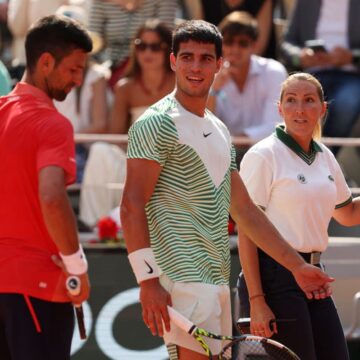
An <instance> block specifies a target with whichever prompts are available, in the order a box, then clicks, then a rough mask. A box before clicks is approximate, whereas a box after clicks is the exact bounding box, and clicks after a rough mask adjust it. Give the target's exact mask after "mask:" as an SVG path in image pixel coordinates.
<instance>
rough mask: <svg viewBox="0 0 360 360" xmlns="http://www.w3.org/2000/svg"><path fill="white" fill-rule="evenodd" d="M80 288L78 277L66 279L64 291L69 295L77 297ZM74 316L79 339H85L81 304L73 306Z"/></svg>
mask: <svg viewBox="0 0 360 360" xmlns="http://www.w3.org/2000/svg"><path fill="white" fill-rule="evenodd" d="M80 286H81V282H80V279H79V277H77V276H69V277H68V278H67V279H66V289H67V290H68V291H69V293H70V294H71V295H73V296H77V295H79V294H80ZM75 314H76V319H77V323H78V327H79V333H80V339H82V340H85V339H86V329H85V322H84V311H83V307H82V305H81V304H78V305H75Z"/></svg>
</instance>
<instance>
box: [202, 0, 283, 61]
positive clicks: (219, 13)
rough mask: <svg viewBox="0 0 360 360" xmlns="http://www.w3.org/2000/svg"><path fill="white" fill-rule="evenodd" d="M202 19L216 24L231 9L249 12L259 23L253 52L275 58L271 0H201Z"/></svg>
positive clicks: (272, 5)
mask: <svg viewBox="0 0 360 360" xmlns="http://www.w3.org/2000/svg"><path fill="white" fill-rule="evenodd" d="M202 7H203V13H204V19H205V20H207V21H210V22H211V23H213V24H215V25H218V24H219V23H220V22H221V20H222V19H223V18H224V17H225V16H226V15H228V14H230V13H231V12H233V11H246V12H248V13H250V14H251V15H252V16H253V17H254V18H256V20H257V21H258V24H259V39H258V41H257V44H256V46H255V49H254V50H255V52H254V53H255V54H256V55H261V56H265V57H270V58H274V59H275V58H276V37H275V27H274V24H273V8H274V2H273V0H202Z"/></svg>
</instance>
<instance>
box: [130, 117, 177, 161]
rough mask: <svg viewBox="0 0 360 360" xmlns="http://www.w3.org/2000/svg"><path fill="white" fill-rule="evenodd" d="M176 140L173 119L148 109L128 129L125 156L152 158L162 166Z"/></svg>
mask: <svg viewBox="0 0 360 360" xmlns="http://www.w3.org/2000/svg"><path fill="white" fill-rule="evenodd" d="M177 140H178V136H177V131H176V128H175V125H174V123H173V121H172V120H171V119H170V118H169V117H167V116H166V115H163V114H158V113H156V112H155V111H153V110H149V111H147V112H145V114H144V115H143V116H141V117H140V118H139V119H138V120H137V121H136V122H135V123H134V124H133V125H132V127H131V128H130V130H129V143H128V152H127V158H128V159H136V158H138V159H147V160H154V161H156V162H158V163H159V164H160V165H161V166H164V165H165V163H166V160H167V158H168V157H169V154H170V152H171V151H172V149H173V148H174V146H175V144H176V143H177Z"/></svg>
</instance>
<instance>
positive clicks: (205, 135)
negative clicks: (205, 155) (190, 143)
mask: <svg viewBox="0 0 360 360" xmlns="http://www.w3.org/2000/svg"><path fill="white" fill-rule="evenodd" d="M211 134H212V132H209V133H207V134H205V133H204V132H203V136H204V138H207V137H208V136H209V135H211Z"/></svg>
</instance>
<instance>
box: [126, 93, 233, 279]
mask: <svg viewBox="0 0 360 360" xmlns="http://www.w3.org/2000/svg"><path fill="white" fill-rule="evenodd" d="M128 158H142V159H148V160H153V161H156V162H158V163H159V164H160V165H161V166H162V171H161V174H160V177H159V179H158V182H157V185H156V187H155V190H154V193H153V195H152V197H151V199H150V201H149V203H148V204H147V205H146V214H147V219H148V226H149V231H150V241H151V247H152V249H153V251H154V254H155V258H156V261H157V263H158V265H159V267H160V269H161V271H162V272H164V273H166V275H167V276H168V277H169V278H170V279H171V280H173V281H179V282H203V283H209V284H215V285H221V284H228V281H229V275H230V251H229V238H228V225H227V224H228V214H229V207H230V186H231V182H230V174H231V171H233V170H236V163H235V151H234V148H233V146H232V144H231V137H230V134H229V132H228V130H227V128H226V127H225V125H224V124H223V123H222V122H221V121H220V120H219V119H218V118H217V117H216V116H215V115H213V114H212V113H211V112H210V111H206V113H205V115H204V117H199V116H196V115H195V114H193V113H190V112H189V111H187V110H186V109H185V108H183V107H182V106H181V105H180V104H179V103H178V102H177V101H176V99H175V98H174V95H173V94H170V95H168V96H166V97H165V98H163V99H162V100H160V101H159V102H158V103H156V104H155V105H153V106H152V107H150V108H149V109H148V110H147V111H146V112H145V113H144V114H143V115H142V116H141V117H140V118H139V119H138V120H137V121H136V122H135V123H134V125H133V126H132V127H131V129H130V131H129V146H128Z"/></svg>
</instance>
